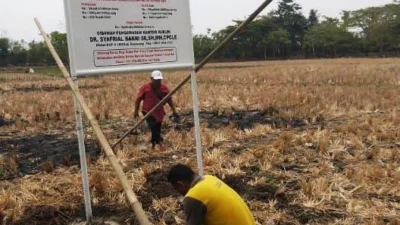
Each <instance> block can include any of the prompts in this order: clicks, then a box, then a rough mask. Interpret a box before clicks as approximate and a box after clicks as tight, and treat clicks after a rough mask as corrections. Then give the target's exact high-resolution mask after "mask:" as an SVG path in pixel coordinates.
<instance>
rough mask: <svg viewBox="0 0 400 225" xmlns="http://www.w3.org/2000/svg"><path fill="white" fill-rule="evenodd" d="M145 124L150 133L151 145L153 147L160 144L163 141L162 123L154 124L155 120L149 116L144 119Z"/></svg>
mask: <svg viewBox="0 0 400 225" xmlns="http://www.w3.org/2000/svg"><path fill="white" fill-rule="evenodd" d="M143 114H146V113H143ZM146 122H147V125H148V126H149V128H150V131H151V143H152V144H153V145H156V144H161V143H162V142H163V141H164V139H163V137H162V136H161V127H162V122H156V120H155V119H154V117H152V116H149V117H148V118H147V119H146Z"/></svg>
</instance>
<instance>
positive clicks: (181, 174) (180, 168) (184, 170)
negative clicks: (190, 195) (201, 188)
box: [167, 164, 195, 184]
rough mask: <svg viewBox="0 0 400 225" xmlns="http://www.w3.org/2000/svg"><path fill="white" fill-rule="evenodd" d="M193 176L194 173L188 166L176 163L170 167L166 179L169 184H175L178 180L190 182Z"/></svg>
mask: <svg viewBox="0 0 400 225" xmlns="http://www.w3.org/2000/svg"><path fill="white" fill-rule="evenodd" d="M194 177H195V173H194V171H193V170H192V169H191V168H190V167H188V166H186V165H182V164H178V165H175V166H173V167H172V168H171V169H170V171H169V173H168V176H167V179H168V182H170V183H171V184H175V183H177V182H179V181H187V182H192V181H193V178H194Z"/></svg>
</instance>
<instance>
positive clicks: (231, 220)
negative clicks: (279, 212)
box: [168, 164, 255, 225]
mask: <svg viewBox="0 0 400 225" xmlns="http://www.w3.org/2000/svg"><path fill="white" fill-rule="evenodd" d="M168 181H169V182H170V183H171V184H172V186H173V187H174V189H175V190H176V191H178V192H179V193H180V194H181V195H183V196H185V199H184V201H183V204H184V211H185V215H186V222H187V224H188V225H255V221H254V218H253V215H252V213H251V212H250V210H249V208H248V207H247V205H246V203H245V202H244V201H243V199H242V198H241V197H240V196H239V195H238V194H237V193H236V192H235V191H234V190H233V189H232V188H230V187H229V186H228V185H226V184H225V183H224V182H223V181H221V180H219V179H218V178H216V177H214V176H210V175H206V176H203V177H200V176H197V175H196V174H195V173H194V172H193V170H192V169H191V168H190V167H188V166H185V165H182V164H178V165H176V166H174V167H172V168H171V170H170V171H169V173H168Z"/></svg>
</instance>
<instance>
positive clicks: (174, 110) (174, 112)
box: [168, 97, 178, 115]
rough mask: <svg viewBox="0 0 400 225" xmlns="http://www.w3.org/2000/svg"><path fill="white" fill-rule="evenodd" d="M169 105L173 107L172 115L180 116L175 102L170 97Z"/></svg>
mask: <svg viewBox="0 0 400 225" xmlns="http://www.w3.org/2000/svg"><path fill="white" fill-rule="evenodd" d="M168 105H169V106H170V107H171V110H172V113H173V114H174V115H176V114H178V113H177V112H176V108H175V104H174V101H172V97H170V98H169V99H168Z"/></svg>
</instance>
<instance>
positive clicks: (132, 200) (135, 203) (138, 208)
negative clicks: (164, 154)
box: [35, 18, 151, 225]
mask: <svg viewBox="0 0 400 225" xmlns="http://www.w3.org/2000/svg"><path fill="white" fill-rule="evenodd" d="M35 22H36V25H37V26H38V28H39V30H40V33H41V35H42V36H43V39H44V41H45V43H46V45H47V47H48V48H49V50H50V53H51V54H52V56H53V58H54V59H55V61H56V62H57V65H58V67H59V68H60V70H61V72H62V73H63V75H64V78H65V79H66V80H67V82H68V84H69V86H70V88H71V90H72V92H73V93H74V95H75V97H76V99H77V100H78V102H79V104H80V105H81V107H82V109H83V112H84V113H85V115H86V117H87V118H88V120H89V122H90V124H91V125H92V127H93V130H94V132H95V134H96V137H97V140H98V141H99V142H100V144H101V146H102V148H103V150H104V152H105V154H106V156H107V158H108V160H109V162H110V164H111V166H112V167H113V168H114V170H115V173H116V174H117V177H118V180H119V182H120V184H121V187H122V189H123V190H124V192H125V194H126V197H127V199H128V201H129V204H130V206H131V207H132V209H133V212H134V213H135V215H136V218H137V220H138V221H139V223H140V224H141V225H149V224H151V223H150V221H149V220H148V218H147V216H146V214H145V212H144V211H143V208H142V205H141V204H140V202H139V200H138V199H137V197H136V195H135V193H134V192H133V190H132V187H131V185H130V184H129V181H128V179H127V178H126V176H125V174H124V171H123V170H122V167H121V165H120V164H119V163H118V159H117V157H116V156H115V154H114V152H113V151H112V149H111V146H110V144H109V143H108V141H107V139H106V137H105V136H104V134H103V132H102V130H101V128H100V126H99V123H98V122H97V120H96V119H95V117H94V116H93V114H92V112H91V111H90V109H89V107H88V105H87V104H86V102H85V100H84V98H83V96H82V95H81V93H80V92H79V90H78V87H77V86H76V85H75V83H74V81H73V80H72V78H71V76H70V74H69V72H68V71H67V69H66V68H65V66H64V64H63V62H62V61H61V59H60V57H59V55H58V53H57V51H56V50H55V49H54V46H53V44H52V43H51V41H50V39H49V37H48V36H47V34H46V33H45V31H44V29H43V27H42V25H41V24H40V22H39V20H38V19H37V18H35Z"/></svg>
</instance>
